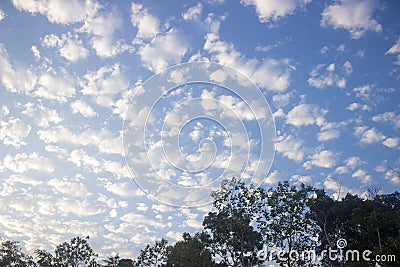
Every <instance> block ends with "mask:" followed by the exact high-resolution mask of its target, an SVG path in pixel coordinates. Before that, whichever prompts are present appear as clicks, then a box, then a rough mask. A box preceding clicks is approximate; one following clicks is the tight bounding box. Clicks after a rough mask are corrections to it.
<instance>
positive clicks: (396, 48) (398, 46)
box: [385, 39, 400, 65]
mask: <svg viewBox="0 0 400 267" xmlns="http://www.w3.org/2000/svg"><path fill="white" fill-rule="evenodd" d="M385 55H396V57H397V60H396V61H395V62H394V64H396V65H400V39H398V40H397V42H396V43H395V44H394V45H393V46H392V47H390V48H389V50H388V51H386V53H385Z"/></svg>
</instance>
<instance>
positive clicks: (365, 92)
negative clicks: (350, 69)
mask: <svg viewBox="0 0 400 267" xmlns="http://www.w3.org/2000/svg"><path fill="white" fill-rule="evenodd" d="M353 91H354V92H355V93H356V97H358V98H361V99H363V100H366V99H369V98H370V94H371V92H372V86H371V85H369V84H366V85H362V86H357V87H355V88H354V89H353Z"/></svg>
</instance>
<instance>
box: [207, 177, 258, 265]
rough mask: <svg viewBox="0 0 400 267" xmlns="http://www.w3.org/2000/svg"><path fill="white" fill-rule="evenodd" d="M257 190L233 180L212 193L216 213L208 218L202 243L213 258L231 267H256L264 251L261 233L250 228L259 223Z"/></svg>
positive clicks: (209, 214) (224, 183)
mask: <svg viewBox="0 0 400 267" xmlns="http://www.w3.org/2000/svg"><path fill="white" fill-rule="evenodd" d="M256 191H257V190H256V189H254V188H248V187H246V185H245V184H244V183H243V182H242V181H239V180H237V179H236V178H233V179H232V180H229V181H228V180H225V181H223V182H222V186H221V189H220V190H218V191H216V192H214V193H213V197H214V207H215V209H216V211H213V212H209V213H208V215H207V216H205V218H204V221H203V225H204V229H205V231H204V233H203V242H204V243H205V244H207V245H208V247H209V249H210V251H211V253H212V255H213V257H219V258H221V259H222V262H221V263H222V264H226V265H228V266H253V265H254V264H256V263H257V262H258V258H257V255H256V253H257V251H258V250H259V249H261V248H262V237H261V234H260V233H259V232H258V231H256V229H254V227H253V226H252V225H251V223H252V222H256V214H257V212H256V210H257V208H258V206H257V199H258V198H257V196H258V195H259V194H257V192H256Z"/></svg>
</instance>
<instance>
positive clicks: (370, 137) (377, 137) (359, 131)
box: [354, 127, 385, 144]
mask: <svg viewBox="0 0 400 267" xmlns="http://www.w3.org/2000/svg"><path fill="white" fill-rule="evenodd" d="M354 130H355V135H356V136H357V137H358V138H360V142H361V143H365V144H372V143H379V142H381V141H382V140H383V139H385V136H384V135H383V134H382V133H380V132H378V131H377V130H376V129H375V128H371V129H368V130H367V128H366V127H356V128H355V129H354Z"/></svg>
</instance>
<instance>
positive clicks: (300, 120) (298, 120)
mask: <svg viewBox="0 0 400 267" xmlns="http://www.w3.org/2000/svg"><path fill="white" fill-rule="evenodd" d="M323 114H324V113H323V112H321V110H320V109H319V108H318V107H317V106H315V105H313V104H300V105H298V106H295V107H294V108H293V109H292V110H290V111H289V113H288V114H287V118H286V123H287V124H292V125H294V126H296V127H300V126H307V125H312V124H317V123H319V122H322V121H323Z"/></svg>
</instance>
